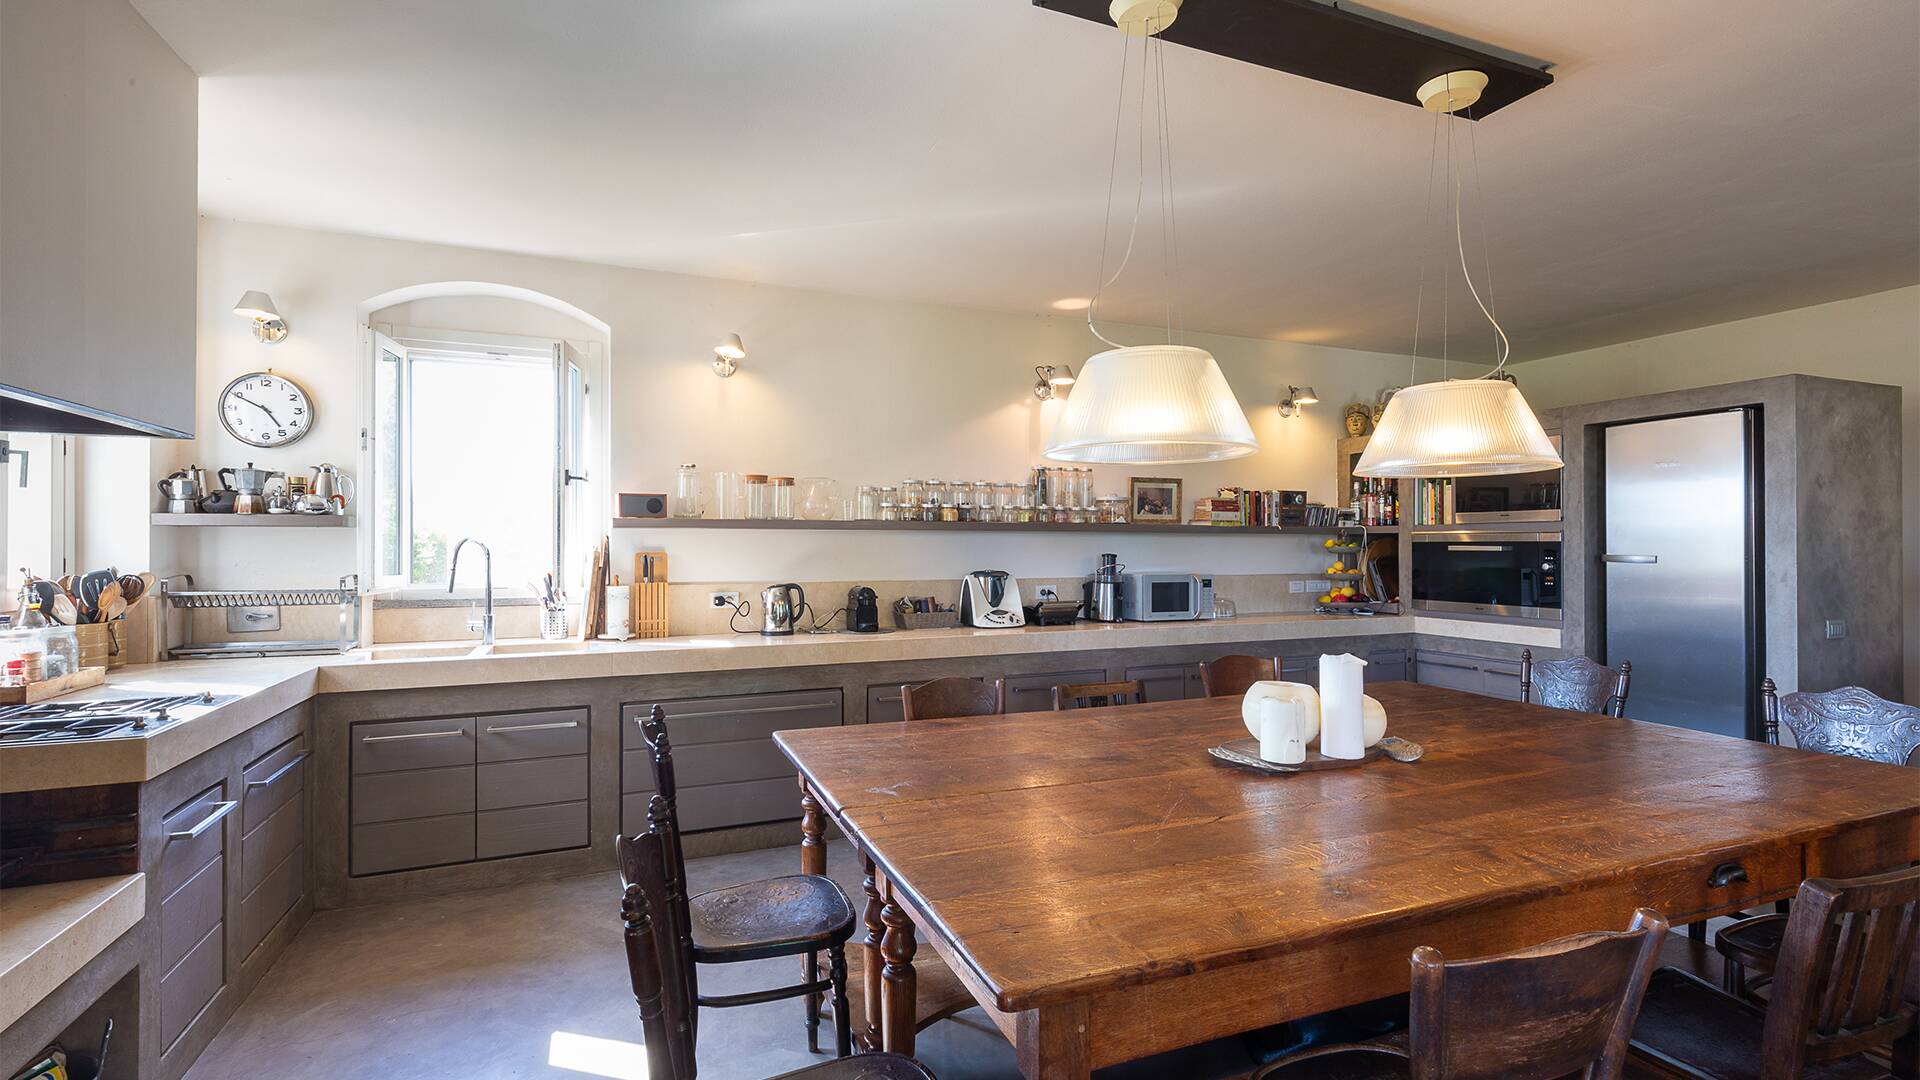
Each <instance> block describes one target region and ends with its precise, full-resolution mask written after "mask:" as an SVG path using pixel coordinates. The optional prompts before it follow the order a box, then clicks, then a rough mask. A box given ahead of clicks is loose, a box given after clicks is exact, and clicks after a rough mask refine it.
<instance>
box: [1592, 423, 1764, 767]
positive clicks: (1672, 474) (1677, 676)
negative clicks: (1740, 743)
mask: <svg viewBox="0 0 1920 1080" xmlns="http://www.w3.org/2000/svg"><path fill="white" fill-rule="evenodd" d="M1758 421H1759V416H1758V413H1757V410H1754V409H1736V410H1731V411H1726V412H1714V413H1703V414H1700V415H1696V416H1677V417H1672V418H1669V419H1664V420H1646V421H1641V422H1638V423H1630V424H1617V425H1614V426H1612V427H1609V428H1607V429H1606V432H1605V436H1606V438H1605V458H1604V463H1603V465H1602V468H1603V476H1604V478H1605V481H1604V482H1605V502H1604V514H1605V530H1606V541H1605V548H1604V553H1603V554H1602V556H1601V559H1602V564H1601V565H1602V566H1603V567H1604V569H1605V577H1604V580H1603V583H1602V588H1603V589H1604V595H1605V604H1604V608H1603V610H1604V611H1605V625H1606V632H1605V642H1606V662H1607V663H1608V664H1611V665H1614V666H1616V667H1617V666H1618V665H1619V664H1620V662H1621V661H1623V660H1627V661H1631V662H1632V663H1633V682H1632V686H1631V687H1630V689H1629V693H1628V696H1627V715H1628V716H1630V717H1632V718H1633V719H1636V720H1653V721H1657V722H1659V723H1663V724H1672V725H1675V726H1677V727H1685V728H1693V729H1695V730H1698V731H1709V732H1713V733H1715V734H1719V735H1731V736H1735V737H1738V738H1752V737H1754V736H1755V734H1756V732H1757V730H1758V724H1757V715H1758V709H1757V694H1758V690H1757V686H1756V684H1757V682H1758V677H1757V675H1756V673H1755V668H1756V665H1757V663H1758V661H1757V657H1758V656H1759V655H1760V635H1761V629H1762V628H1761V624H1760V621H1759V620H1760V612H1761V610H1762V608H1761V604H1760V596H1759V588H1760V580H1761V577H1760V565H1759V563H1760V547H1759V543H1758V537H1759V512H1760V506H1759V502H1760V485H1759V460H1760V459H1759V447H1758V442H1759V427H1758Z"/></svg>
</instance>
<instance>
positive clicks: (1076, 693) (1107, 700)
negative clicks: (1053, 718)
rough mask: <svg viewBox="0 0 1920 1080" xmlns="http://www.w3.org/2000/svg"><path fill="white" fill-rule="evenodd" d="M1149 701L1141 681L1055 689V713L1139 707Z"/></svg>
mask: <svg viewBox="0 0 1920 1080" xmlns="http://www.w3.org/2000/svg"><path fill="white" fill-rule="evenodd" d="M1145 700H1147V687H1146V684H1145V683H1143V682H1141V681H1140V680H1139V679H1121V680H1120V681H1119V682H1090V683H1067V684H1066V685H1064V686H1056V687H1054V688H1053V711H1054V712H1061V711H1063V710H1066V709H1098V708H1104V707H1105V706H1108V705H1138V704H1140V703H1141V702H1143V701H1145Z"/></svg>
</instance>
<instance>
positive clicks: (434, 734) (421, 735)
mask: <svg viewBox="0 0 1920 1080" xmlns="http://www.w3.org/2000/svg"><path fill="white" fill-rule="evenodd" d="M465 734H466V732H464V731H416V732H413V733H411V734H407V735H366V736H362V737H361V739H360V741H361V742H363V743H372V742H397V741H399V740H401V739H445V738H448V737H450V736H455V735H465Z"/></svg>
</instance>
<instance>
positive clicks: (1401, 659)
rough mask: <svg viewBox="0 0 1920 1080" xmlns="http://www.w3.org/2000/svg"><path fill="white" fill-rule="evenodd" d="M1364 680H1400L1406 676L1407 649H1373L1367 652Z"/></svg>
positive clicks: (1371, 681) (1372, 681)
mask: <svg viewBox="0 0 1920 1080" xmlns="http://www.w3.org/2000/svg"><path fill="white" fill-rule="evenodd" d="M1366 661H1367V671H1366V681H1368V682H1370V683H1374V682H1400V681H1403V680H1404V679H1406V677H1407V650H1405V649H1374V650H1372V651H1370V652H1368V653H1367V655H1366Z"/></svg>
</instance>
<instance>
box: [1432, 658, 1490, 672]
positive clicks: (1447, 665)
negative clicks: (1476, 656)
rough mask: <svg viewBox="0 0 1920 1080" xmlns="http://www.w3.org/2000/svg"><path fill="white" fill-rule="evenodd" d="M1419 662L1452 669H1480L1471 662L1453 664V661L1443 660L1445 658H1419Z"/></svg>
mask: <svg viewBox="0 0 1920 1080" xmlns="http://www.w3.org/2000/svg"><path fill="white" fill-rule="evenodd" d="M1420 664H1421V665H1422V666H1424V667H1443V668H1451V669H1453V670H1454V671H1479V670H1480V669H1479V668H1477V667H1474V666H1473V665H1472V664H1454V663H1449V662H1448V661H1445V660H1421V661H1420Z"/></svg>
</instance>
